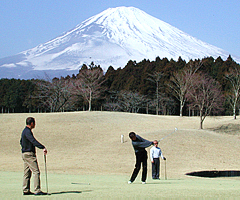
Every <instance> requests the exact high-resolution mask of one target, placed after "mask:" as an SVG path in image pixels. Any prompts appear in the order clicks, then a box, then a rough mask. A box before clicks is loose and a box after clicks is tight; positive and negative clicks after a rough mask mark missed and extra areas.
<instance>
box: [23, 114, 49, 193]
mask: <svg viewBox="0 0 240 200" xmlns="http://www.w3.org/2000/svg"><path fill="white" fill-rule="evenodd" d="M26 124H27V125H26V127H25V129H24V130H23V132H22V136H21V140H20V144H21V146H22V159H23V162H24V176H23V195H32V194H34V195H47V193H45V192H42V191H41V186H40V170H39V167H38V162H37V157H36V149H35V147H38V148H39V149H43V153H44V154H45V155H46V154H47V149H46V148H45V146H43V145H42V144H41V143H39V142H38V141H37V140H36V139H35V138H34V136H33V133H32V129H33V128H35V125H36V124H35V119H34V118H33V117H28V118H27V119H26ZM32 173H33V177H34V190H35V193H32V192H31V191H30V178H31V175H32Z"/></svg>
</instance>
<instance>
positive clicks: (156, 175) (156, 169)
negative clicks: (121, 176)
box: [152, 158, 160, 179]
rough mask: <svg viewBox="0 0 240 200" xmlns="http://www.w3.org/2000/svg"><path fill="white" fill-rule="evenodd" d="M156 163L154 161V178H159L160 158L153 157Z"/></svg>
mask: <svg viewBox="0 0 240 200" xmlns="http://www.w3.org/2000/svg"><path fill="white" fill-rule="evenodd" d="M153 161H154V163H152V178H153V179H159V169H160V160H159V158H153Z"/></svg>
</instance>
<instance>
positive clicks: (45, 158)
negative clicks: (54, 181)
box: [44, 154, 48, 194]
mask: <svg viewBox="0 0 240 200" xmlns="http://www.w3.org/2000/svg"><path fill="white" fill-rule="evenodd" d="M44 162H45V176H46V187H47V194H48V181H47V157H46V155H45V154H44Z"/></svg>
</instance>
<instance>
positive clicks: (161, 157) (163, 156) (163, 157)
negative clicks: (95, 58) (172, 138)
mask: <svg viewBox="0 0 240 200" xmlns="http://www.w3.org/2000/svg"><path fill="white" fill-rule="evenodd" d="M159 153H160V156H161V158H162V159H163V160H166V158H165V157H164V156H163V154H162V151H161V149H160V151H159Z"/></svg>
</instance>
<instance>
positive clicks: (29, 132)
mask: <svg viewBox="0 0 240 200" xmlns="http://www.w3.org/2000/svg"><path fill="white" fill-rule="evenodd" d="M25 136H26V138H27V139H28V140H29V141H30V142H31V143H32V144H33V146H35V147H38V148H39V149H45V146H44V145H42V144H41V143H40V142H38V141H37V140H36V139H35V138H34V136H33V135H32V133H31V131H30V130H29V131H27V132H26V134H25Z"/></svg>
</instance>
